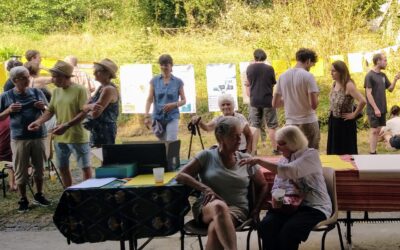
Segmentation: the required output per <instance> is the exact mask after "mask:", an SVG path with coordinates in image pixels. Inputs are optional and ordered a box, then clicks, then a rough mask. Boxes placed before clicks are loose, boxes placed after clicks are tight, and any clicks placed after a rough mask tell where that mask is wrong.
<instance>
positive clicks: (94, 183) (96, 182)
mask: <svg viewBox="0 0 400 250" xmlns="http://www.w3.org/2000/svg"><path fill="white" fill-rule="evenodd" d="M116 179H117V178H101V179H88V180H86V181H83V182H81V183H79V184H76V185H73V186H70V187H69V188H68V189H82V188H97V187H102V186H104V185H107V184H108V183H110V182H113V181H115V180H116Z"/></svg>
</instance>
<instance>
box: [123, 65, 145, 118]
mask: <svg viewBox="0 0 400 250" xmlns="http://www.w3.org/2000/svg"><path fill="white" fill-rule="evenodd" d="M152 77H153V72H152V67H151V64H126V65H122V66H121V67H120V91H121V105H122V113H124V114H144V113H145V106H146V101H147V96H148V94H149V88H150V84H149V83H150V80H151V79H152ZM151 111H152V109H151V108H150V113H151Z"/></svg>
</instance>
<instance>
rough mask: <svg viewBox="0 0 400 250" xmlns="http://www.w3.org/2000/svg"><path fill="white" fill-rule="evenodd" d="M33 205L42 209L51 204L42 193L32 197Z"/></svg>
mask: <svg viewBox="0 0 400 250" xmlns="http://www.w3.org/2000/svg"><path fill="white" fill-rule="evenodd" d="M33 203H34V204H36V205H40V206H44V207H47V206H49V205H50V204H51V202H50V201H49V200H47V199H46V198H45V197H44V196H43V194H42V193H36V194H35V195H34V196H33Z"/></svg>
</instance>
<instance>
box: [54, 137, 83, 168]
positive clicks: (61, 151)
mask: <svg viewBox="0 0 400 250" xmlns="http://www.w3.org/2000/svg"><path fill="white" fill-rule="evenodd" d="M54 149H55V150H56V163H57V166H58V168H68V167H69V157H70V156H71V153H72V154H73V155H74V156H75V158H76V163H77V165H78V167H80V168H87V167H90V146H89V143H61V142H54Z"/></svg>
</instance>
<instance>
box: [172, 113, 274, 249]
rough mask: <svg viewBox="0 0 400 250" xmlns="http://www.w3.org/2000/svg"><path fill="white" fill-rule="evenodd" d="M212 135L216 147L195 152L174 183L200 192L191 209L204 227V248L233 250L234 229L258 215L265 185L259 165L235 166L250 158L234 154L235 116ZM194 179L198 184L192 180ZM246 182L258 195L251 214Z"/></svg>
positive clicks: (237, 126)
mask: <svg viewBox="0 0 400 250" xmlns="http://www.w3.org/2000/svg"><path fill="white" fill-rule="evenodd" d="M214 133H215V137H216V139H217V141H218V147H216V148H212V149H206V150H203V151H201V152H200V153H198V154H197V155H196V156H195V157H194V159H193V160H191V161H190V162H189V163H188V164H187V165H186V166H185V167H184V168H183V169H182V170H181V172H180V173H179V174H178V176H177V178H176V180H177V181H178V182H179V183H183V184H185V185H188V186H190V187H192V188H194V189H196V190H198V191H200V192H202V195H201V196H200V198H199V199H198V200H197V201H196V203H195V204H194V205H193V207H192V210H193V216H194V218H195V219H196V220H197V221H198V222H199V223H200V224H205V225H207V226H208V240H207V245H206V249H212V250H218V249H231V250H235V249H237V243H236V233H235V226H238V225H240V224H241V223H242V222H244V221H245V220H246V219H247V218H249V216H251V215H258V214H259V211H260V208H261V205H262V204H263V200H264V197H265V195H266V192H267V190H268V185H267V183H266V181H265V179H264V177H263V175H262V173H261V171H260V169H259V168H260V167H259V166H251V167H249V168H244V167H240V166H239V161H240V160H241V159H244V158H246V157H250V155H249V154H244V153H241V152H238V151H237V150H238V147H239V144H240V135H241V133H242V129H241V123H240V121H239V120H238V119H237V118H236V117H232V116H227V117H223V118H222V119H220V121H219V123H218V124H216V125H215V132H214ZM197 176H199V177H200V181H198V180H196V177H197ZM250 179H252V180H253V182H254V184H255V188H256V192H257V194H259V196H258V198H259V199H258V200H257V201H256V202H255V206H254V208H253V211H249V200H248V198H247V197H248V187H249V182H250Z"/></svg>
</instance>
